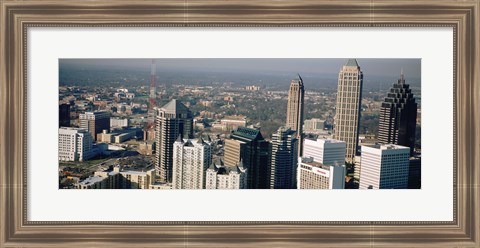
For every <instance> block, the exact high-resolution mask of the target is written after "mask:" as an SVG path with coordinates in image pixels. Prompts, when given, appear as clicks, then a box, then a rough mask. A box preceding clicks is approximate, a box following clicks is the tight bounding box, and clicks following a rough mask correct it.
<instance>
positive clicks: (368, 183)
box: [359, 144, 410, 189]
mask: <svg viewBox="0 0 480 248" xmlns="http://www.w3.org/2000/svg"><path fill="white" fill-rule="evenodd" d="M409 157H410V148H409V147H406V146H399V145H393V144H387V145H371V146H362V155H361V157H360V163H361V171H360V186H359V188H360V189H406V188H407V187H408V172H409V167H410V161H409Z"/></svg>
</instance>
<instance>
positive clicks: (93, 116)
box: [79, 111, 110, 141]
mask: <svg viewBox="0 0 480 248" xmlns="http://www.w3.org/2000/svg"><path fill="white" fill-rule="evenodd" d="M79 119H80V127H81V128H83V129H85V130H87V131H88V132H90V134H91V135H92V138H93V140H95V141H96V140H97V134H99V133H102V132H103V130H110V113H109V112H107V111H94V112H85V113H84V114H80V116H79Z"/></svg>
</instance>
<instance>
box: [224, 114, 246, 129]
mask: <svg viewBox="0 0 480 248" xmlns="http://www.w3.org/2000/svg"><path fill="white" fill-rule="evenodd" d="M220 124H222V125H224V126H225V130H227V131H231V130H235V129H237V128H238V127H245V126H246V125H247V117H245V116H243V115H238V116H225V117H224V118H223V119H221V120H220Z"/></svg>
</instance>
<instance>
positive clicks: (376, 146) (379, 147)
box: [362, 144, 410, 150]
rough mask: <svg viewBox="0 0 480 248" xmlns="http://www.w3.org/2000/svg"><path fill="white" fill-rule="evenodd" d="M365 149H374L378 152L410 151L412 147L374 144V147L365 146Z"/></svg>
mask: <svg viewBox="0 0 480 248" xmlns="http://www.w3.org/2000/svg"><path fill="white" fill-rule="evenodd" d="M362 147H363V146H362ZM364 147H369V148H374V149H378V150H401V149H409V150H410V147H406V146H400V145H394V144H374V145H364Z"/></svg>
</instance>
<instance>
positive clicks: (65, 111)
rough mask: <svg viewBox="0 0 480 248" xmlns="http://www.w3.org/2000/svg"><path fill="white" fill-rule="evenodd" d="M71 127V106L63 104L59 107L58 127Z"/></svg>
mask: <svg viewBox="0 0 480 248" xmlns="http://www.w3.org/2000/svg"><path fill="white" fill-rule="evenodd" d="M69 126H70V104H68V103H62V104H60V105H58V127H69Z"/></svg>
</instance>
